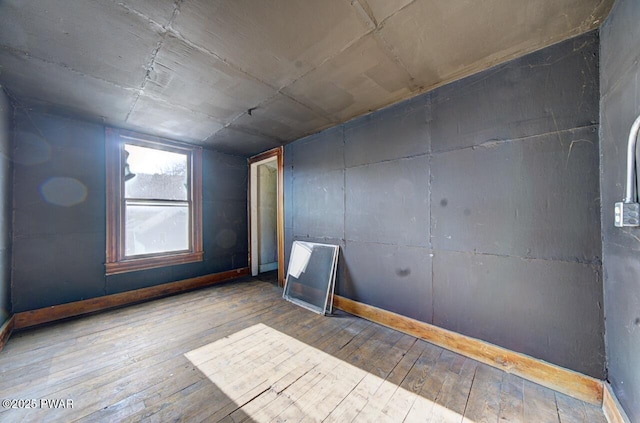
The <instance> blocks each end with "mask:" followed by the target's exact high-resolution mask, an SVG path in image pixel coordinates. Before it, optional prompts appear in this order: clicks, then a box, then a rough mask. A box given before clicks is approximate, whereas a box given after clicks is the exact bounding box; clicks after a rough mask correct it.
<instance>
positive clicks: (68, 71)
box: [0, 0, 613, 156]
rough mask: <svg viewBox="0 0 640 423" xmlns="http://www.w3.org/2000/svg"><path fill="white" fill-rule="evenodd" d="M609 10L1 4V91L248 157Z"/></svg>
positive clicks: (55, 0) (501, 3)
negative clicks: (3, 89) (2, 88)
mask: <svg viewBox="0 0 640 423" xmlns="http://www.w3.org/2000/svg"><path fill="white" fill-rule="evenodd" d="M612 3H613V0H483V1H474V0H449V1H438V0H395V1H391V0H321V1H318V0H253V1H250V0H217V1H215V0H30V1H24V0H0V84H2V85H3V86H4V88H5V89H6V90H7V92H8V93H9V94H10V95H11V97H12V98H13V99H14V101H15V102H16V103H18V104H20V105H23V106H26V107H45V108H47V107H55V108H58V109H60V110H65V111H66V112H68V113H71V114H75V115H78V116H80V117H83V118H87V119H90V120H98V121H100V122H104V123H106V124H108V125H114V126H118V127H123V128H128V129H133V130H139V131H142V132H146V133H150V134H154V135H159V136H164V137H168V138H173V139H178V140H183V141H188V142H192V143H197V144H200V145H204V146H208V147H211V148H214V149H217V150H220V151H225V152H229V153H233V154H240V155H245V156H249V155H253V154H256V153H259V152H262V151H265V150H267V149H270V148H272V147H275V146H278V145H282V144H285V143H287V142H290V141H293V140H295V139H298V138H300V137H302V136H304V135H307V134H311V133H314V132H317V131H319V130H321V129H324V128H327V127H330V126H333V125H336V124H338V123H341V122H345V121H347V120H349V119H351V118H353V117H355V116H359V115H362V114H365V113H368V112H370V111H372V110H376V109H379V108H382V107H384V106H386V105H389V104H392V103H395V102H397V101H399V100H402V99H404V98H407V97H411V96H414V95H416V94H419V93H421V92H424V91H426V90H429V89H431V88H434V87H436V86H439V85H442V84H444V83H446V82H450V81H452V80H455V79H459V78H461V77H464V76H466V75H469V74H472V73H475V72H478V71H480V70H482V69H486V68H488V67H491V66H493V65H495V64H497V63H500V62H503V61H506V60H509V59H513V58H515V57H518V56H521V55H523V54H526V53H528V52H531V51H534V50H538V49H540V48H542V47H545V46H547V45H550V44H553V43H556V42H558V41H561V40H563V39H566V38H569V37H572V36H575V35H578V34H581V33H584V32H586V31H589V30H591V29H594V28H596V27H598V26H599V25H600V23H601V22H602V20H603V19H604V17H605V16H606V14H607V13H608V11H609V9H610V8H611V5H612Z"/></svg>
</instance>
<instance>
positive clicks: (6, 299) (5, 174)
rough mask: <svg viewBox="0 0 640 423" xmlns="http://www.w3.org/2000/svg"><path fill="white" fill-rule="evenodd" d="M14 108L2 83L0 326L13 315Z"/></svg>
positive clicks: (0, 125)
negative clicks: (12, 159) (12, 201)
mask: <svg viewBox="0 0 640 423" xmlns="http://www.w3.org/2000/svg"><path fill="white" fill-rule="evenodd" d="M12 115H13V108H12V106H11V103H10V102H9V99H8V97H7V95H6V94H5V92H4V90H3V89H2V86H1V85H0V200H1V201H2V202H1V203H0V204H2V206H1V207H0V326H2V324H3V323H4V322H5V321H6V320H7V318H8V317H9V315H10V314H11V118H12Z"/></svg>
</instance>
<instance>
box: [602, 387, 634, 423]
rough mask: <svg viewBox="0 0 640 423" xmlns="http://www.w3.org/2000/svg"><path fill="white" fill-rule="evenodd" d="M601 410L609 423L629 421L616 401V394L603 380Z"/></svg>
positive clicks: (625, 422) (627, 422) (626, 422)
mask: <svg viewBox="0 0 640 423" xmlns="http://www.w3.org/2000/svg"><path fill="white" fill-rule="evenodd" d="M602 411H604V416H605V417H606V418H607V421H608V422H609V423H630V422H631V420H629V417H627V414H626V413H625V412H624V410H623V409H622V406H621V405H620V403H619V402H618V398H617V397H616V394H614V393H613V389H612V388H611V385H610V384H609V383H608V382H604V395H603V397H602Z"/></svg>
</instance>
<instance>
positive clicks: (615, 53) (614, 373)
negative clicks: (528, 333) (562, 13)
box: [600, 0, 640, 422]
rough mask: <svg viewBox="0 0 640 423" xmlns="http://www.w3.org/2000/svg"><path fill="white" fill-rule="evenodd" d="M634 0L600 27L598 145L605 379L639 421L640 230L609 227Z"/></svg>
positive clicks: (629, 108) (632, 102)
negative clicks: (606, 373)
mask: <svg viewBox="0 0 640 423" xmlns="http://www.w3.org/2000/svg"><path fill="white" fill-rule="evenodd" d="M639 21H640V2H638V1H636V0H618V1H617V2H616V3H615V5H614V7H613V9H612V11H611V13H610V15H609V17H608V19H607V20H606V21H605V23H604V25H603V26H602V29H601V37H602V42H601V48H600V63H601V65H600V69H601V74H600V87H601V99H600V116H601V123H602V124H601V128H600V131H601V132H600V149H601V152H602V157H601V170H600V186H601V190H602V234H603V244H602V250H603V269H604V300H605V302H604V304H605V317H606V334H607V336H606V346H607V361H608V370H609V374H608V379H609V381H610V382H611V385H612V386H613V389H614V391H615V393H616V396H617V397H618V399H619V400H620V402H621V404H622V406H623V407H624V409H625V410H626V412H627V414H628V415H629V417H630V418H631V421H634V422H640V229H638V228H624V229H621V228H615V227H614V225H613V205H614V203H615V202H616V201H622V199H623V197H624V186H625V172H626V155H627V139H628V137H629V130H630V129H631V125H632V124H633V121H634V120H635V118H636V116H637V115H638V114H640V87H639V86H638V81H639V80H640V67H639V66H638V62H639V61H640V49H638V45H640V26H639V25H638V22H639Z"/></svg>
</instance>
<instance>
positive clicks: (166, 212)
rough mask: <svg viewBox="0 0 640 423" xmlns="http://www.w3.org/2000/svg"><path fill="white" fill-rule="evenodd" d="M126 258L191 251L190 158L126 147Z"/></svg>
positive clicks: (153, 150) (133, 146)
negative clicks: (131, 175)
mask: <svg viewBox="0 0 640 423" xmlns="http://www.w3.org/2000/svg"><path fill="white" fill-rule="evenodd" d="M125 151H127V152H128V153H129V156H128V157H127V163H128V165H129V170H130V172H131V173H132V174H134V175H135V176H133V177H132V178H131V179H128V180H126V181H125V241H124V242H125V255H126V256H127V257H131V256H138V255H146V254H155V253H163V252H175V251H186V250H189V214H190V213H189V182H188V181H189V174H188V172H189V170H188V165H187V163H188V155H187V154H181V153H175V152H169V151H163V150H157V149H154V148H147V147H141V146H138V145H131V144H125Z"/></svg>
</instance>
